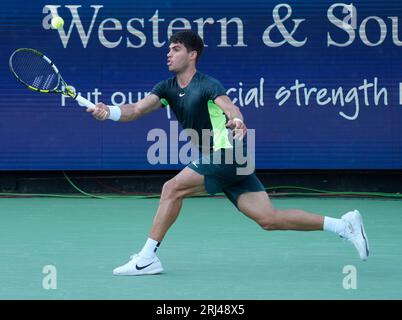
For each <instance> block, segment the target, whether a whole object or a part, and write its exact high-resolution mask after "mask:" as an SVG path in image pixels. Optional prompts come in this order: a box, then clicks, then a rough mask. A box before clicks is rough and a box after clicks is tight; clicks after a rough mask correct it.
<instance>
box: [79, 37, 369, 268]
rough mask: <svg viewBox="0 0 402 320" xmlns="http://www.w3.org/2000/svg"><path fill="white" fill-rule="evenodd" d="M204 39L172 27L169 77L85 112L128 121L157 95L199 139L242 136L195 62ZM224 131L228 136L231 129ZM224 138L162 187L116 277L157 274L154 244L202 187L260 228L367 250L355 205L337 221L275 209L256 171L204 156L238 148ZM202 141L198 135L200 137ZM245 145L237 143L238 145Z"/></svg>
mask: <svg viewBox="0 0 402 320" xmlns="http://www.w3.org/2000/svg"><path fill="white" fill-rule="evenodd" d="M203 47H204V44H203V41H202V39H201V38H200V37H199V36H198V34H197V33H194V32H192V31H190V30H184V31H180V32H177V33H175V34H173V35H172V37H171V38H170V45H169V52H168V54H167V65H168V68H169V71H171V72H173V73H175V76H174V77H172V78H170V79H167V80H165V81H161V82H159V83H158V84H157V85H156V86H155V87H154V88H153V89H152V91H151V93H150V94H149V95H148V96H146V97H145V98H144V99H142V100H140V101H138V102H136V103H133V104H125V105H121V106H106V105H105V104H103V103H99V104H97V105H96V108H95V109H87V111H88V112H91V113H92V115H93V116H94V117H95V118H96V119H97V120H106V119H111V120H115V121H122V122H126V121H133V120H137V119H138V118H140V117H141V116H144V115H145V114H147V113H149V112H152V111H155V110H158V109H159V108H160V107H161V106H162V103H161V100H162V101H163V99H164V100H166V101H167V102H168V104H169V106H170V108H172V110H173V112H174V113H175V115H176V118H177V120H178V121H179V122H180V124H181V125H182V127H183V128H184V129H186V128H191V129H194V130H195V131H196V132H197V133H198V134H199V137H201V136H202V130H203V129H209V130H213V132H214V133H215V132H225V127H227V128H229V129H232V130H233V131H234V132H235V139H237V140H242V138H243V137H244V136H245V134H246V131H247V128H246V125H245V123H244V119H243V116H242V114H241V112H240V110H239V108H238V107H237V106H235V105H234V104H233V103H232V101H231V100H230V99H229V97H228V96H227V95H226V90H225V89H224V88H223V86H222V85H221V83H220V82H219V81H217V80H215V79H214V78H212V77H210V76H208V75H205V74H202V73H200V72H198V71H197V69H196V64H197V61H198V59H199V58H200V56H201V53H202V51H203ZM232 130H229V131H227V136H229V135H230V134H233V131H232ZM227 136H226V137H225V136H224V138H222V135H221V136H220V138H219V137H215V136H214V137H213V142H212V146H211V147H212V148H211V149H212V151H211V153H210V154H209V155H208V154H207V155H205V154H204V155H203V156H204V157H203V158H200V159H199V160H198V161H194V162H192V163H190V164H189V165H188V166H187V167H186V168H184V169H183V170H182V171H181V172H179V173H178V174H177V175H176V176H175V177H174V178H173V179H171V180H169V181H167V182H166V183H165V184H164V186H163V189H162V194H161V199H160V203H159V207H158V210H157V213H156V216H155V218H154V222H153V225H152V228H151V231H150V233H149V238H148V239H147V241H146V243H145V245H144V247H143V248H142V250H141V251H140V252H139V253H138V254H136V255H134V256H132V257H131V260H130V261H129V262H128V263H126V264H124V265H122V266H120V267H118V268H116V269H114V270H113V274H115V275H144V274H157V273H160V272H162V271H163V267H162V264H161V262H160V261H159V259H158V258H157V256H156V251H157V249H158V247H159V244H160V243H161V241H162V240H163V238H164V236H165V234H166V232H167V231H168V229H169V228H170V226H171V225H172V224H173V223H174V222H175V220H176V218H177V216H178V214H179V212H180V209H181V206H182V201H183V198H185V197H186V196H190V195H195V194H198V193H202V192H205V191H207V192H208V193H210V194H214V193H216V192H222V191H223V192H224V193H225V194H226V196H227V197H228V198H229V200H230V201H231V202H232V203H233V204H234V205H235V206H236V207H237V208H238V210H240V211H241V212H243V213H244V214H245V215H246V216H248V217H249V218H251V219H253V220H254V221H256V222H257V223H258V224H259V225H260V226H261V227H262V228H263V229H265V230H305V231H312V230H326V231H331V232H334V233H336V234H338V235H339V236H341V237H342V238H345V239H347V240H349V241H350V242H351V243H352V244H353V245H354V246H355V248H356V249H357V251H358V253H359V256H360V258H361V259H362V260H366V259H367V257H368V254H369V248H368V240H367V236H366V234H365V231H364V227H363V221H362V217H361V215H360V213H359V212H358V211H357V210H354V211H350V212H348V213H346V214H344V215H343V216H342V218H341V219H335V218H330V217H327V216H325V217H324V216H320V215H315V214H312V213H308V212H305V211H301V210H278V209H276V208H274V207H273V206H272V204H271V202H270V199H269V197H268V195H267V193H266V192H265V189H264V187H263V185H262V184H261V182H260V181H259V179H258V178H257V176H256V175H255V173H254V171H252V172H251V173H250V174H247V175H239V174H237V171H236V169H238V168H239V167H240V166H241V165H240V164H239V163H238V162H236V161H232V163H224V162H223V163H222V164H216V163H214V162H213V161H212V160H211V161H210V163H208V161H204V160H205V159H206V158H209V159H212V158H211V157H212V155H214V156H216V155H218V157H222V159H223V158H224V156H223V155H224V154H225V152H226V151H227V149H232V150H233V149H234V148H236V144H235V143H233V141H234V140H233V139H232V140H230V139H229V138H227ZM200 141H201V139H200ZM244 145H245V144H244ZM244 145H243V148H244Z"/></svg>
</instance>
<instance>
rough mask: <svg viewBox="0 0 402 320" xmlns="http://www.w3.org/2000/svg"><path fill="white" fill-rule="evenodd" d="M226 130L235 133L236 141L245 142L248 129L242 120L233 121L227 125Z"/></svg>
mask: <svg viewBox="0 0 402 320" xmlns="http://www.w3.org/2000/svg"><path fill="white" fill-rule="evenodd" d="M226 128H229V129H232V130H233V131H234V137H233V138H234V139H238V140H243V138H244V136H245V135H246V134H247V127H246V125H245V124H244V122H243V121H241V120H240V119H231V120H229V121H228V122H227V123H226Z"/></svg>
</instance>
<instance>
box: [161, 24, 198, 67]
mask: <svg viewBox="0 0 402 320" xmlns="http://www.w3.org/2000/svg"><path fill="white" fill-rule="evenodd" d="M169 41H170V43H181V44H182V45H184V46H185V47H186V49H187V52H190V51H197V61H198V59H199V58H200V56H201V53H202V50H203V49H204V42H203V41H202V39H201V37H200V36H199V35H198V33H196V32H194V31H191V30H182V31H178V32H176V33H174V34H172V36H171V37H170V39H169Z"/></svg>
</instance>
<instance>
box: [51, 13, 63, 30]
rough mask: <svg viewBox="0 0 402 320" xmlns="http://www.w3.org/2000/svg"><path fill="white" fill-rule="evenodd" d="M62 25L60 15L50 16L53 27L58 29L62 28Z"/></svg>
mask: <svg viewBox="0 0 402 320" xmlns="http://www.w3.org/2000/svg"><path fill="white" fill-rule="evenodd" d="M63 25H64V20H63V18H62V17H59V16H55V17H53V18H52V27H53V28H54V29H60V28H63Z"/></svg>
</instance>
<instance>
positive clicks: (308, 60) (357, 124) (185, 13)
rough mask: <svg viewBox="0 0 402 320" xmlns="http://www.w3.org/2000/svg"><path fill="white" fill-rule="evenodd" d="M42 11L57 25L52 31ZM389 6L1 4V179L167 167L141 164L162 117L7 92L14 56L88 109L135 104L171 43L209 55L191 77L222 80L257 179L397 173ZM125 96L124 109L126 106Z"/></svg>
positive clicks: (396, 89)
mask: <svg viewBox="0 0 402 320" xmlns="http://www.w3.org/2000/svg"><path fill="white" fill-rule="evenodd" d="M49 10H57V12H58V14H59V15H60V16H62V17H63V18H64V20H65V25H64V28H63V29H62V30H53V29H49V13H50V11H49ZM401 19H402V5H401V4H400V3H399V1H396V0H394V1H389V0H386V1H383V2H381V4H379V2H378V1H369V0H365V1H354V2H353V7H352V6H350V5H349V4H348V3H344V4H343V3H341V2H335V1H318V0H317V1H315V0H314V1H288V2H278V1H269V0H264V1H260V0H258V1H257V0H249V1H233V0H231V1H226V0H214V1H211V0H193V1H181V0H177V1H173V0H172V1H149V0H148V1H145V0H144V1H142V0H141V1H137V0H135V1H122V0H114V1H79V2H74V1H51V2H47V1H20V0H17V1H8V2H5V3H3V4H2V6H1V8H0V139H1V141H0V169H2V170H8V169H85V170H88V169H105V170H106V169H122V170H123V169H167V168H181V167H182V165H181V164H176V165H165V164H157V165H153V164H150V163H149V162H148V160H147V152H148V150H149V148H150V146H151V145H152V144H153V143H154V142H153V141H147V134H148V133H149V132H150V130H152V129H154V128H161V129H164V130H166V131H169V122H170V121H173V120H174V116H173V115H169V113H168V112H167V110H165V109H161V110H160V111H158V112H154V113H152V114H150V115H147V116H146V117H144V118H142V119H141V120H139V121H136V122H129V123H115V122H112V121H104V122H98V121H95V120H94V119H93V118H92V117H91V116H89V115H88V114H87V113H86V112H85V109H83V108H80V107H79V106H77V103H76V102H75V101H72V100H71V99H69V98H66V99H62V98H61V96H60V95H44V94H39V93H36V92H32V91H29V90H27V89H26V88H24V87H23V86H21V85H20V84H18V83H17V82H16V81H15V80H14V79H13V77H12V75H11V73H10V72H9V70H8V59H9V56H10V54H11V53H12V51H13V50H15V49H16V48H19V47H32V48H35V49H37V50H39V51H42V52H44V53H45V54H46V55H47V56H49V57H50V58H51V59H52V60H53V61H54V62H55V64H56V65H57V66H58V68H59V69H60V70H61V73H62V75H63V77H64V79H65V80H66V82H68V83H69V84H71V85H73V86H74V87H75V88H76V89H77V90H78V91H80V92H81V93H82V94H83V95H84V96H87V95H88V93H89V95H88V97H89V98H90V99H91V100H92V101H93V102H94V101H96V100H98V101H103V102H105V103H107V104H111V103H122V102H124V100H125V101H126V102H130V101H132V102H135V101H137V99H138V97H139V96H140V97H142V96H143V95H144V93H145V92H149V91H150V90H151V89H152V87H153V86H154V85H155V84H156V83H157V82H159V81H160V80H162V79H165V78H167V77H170V76H171V74H169V72H168V70H167V67H166V54H167V51H168V41H167V40H168V35H169V32H171V31H172V30H177V29H180V28H183V27H186V26H190V27H191V28H192V29H193V30H195V31H198V32H199V33H200V35H202V36H203V38H204V41H205V43H206V45H207V47H206V48H205V51H204V54H203V57H202V59H201V61H200V63H199V66H198V69H199V70H200V71H201V72H203V73H207V74H210V75H211V76H213V77H215V78H217V79H219V80H220V81H221V82H222V84H223V85H224V86H225V87H226V88H227V90H228V95H229V96H230V97H231V98H232V99H233V100H234V101H235V102H236V104H237V105H238V106H239V107H240V108H241V111H242V113H243V114H244V117H245V119H246V123H247V125H248V127H249V128H253V129H255V130H256V131H255V132H256V146H257V149H256V164H257V168H258V169H284V168H286V169H289V168H290V169H357V168H364V169H401V168H402V147H401V146H402V130H401V129H400V122H401V119H402V106H401V104H402V98H401V97H400V82H402V75H401V65H402V58H401V56H402V55H401V50H402V49H401V46H402V42H401V41H402V40H400V39H402V34H401V33H402V27H401V26H400V25H401V24H402V22H401V21H400V20H401ZM123 99H124V100H123Z"/></svg>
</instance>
